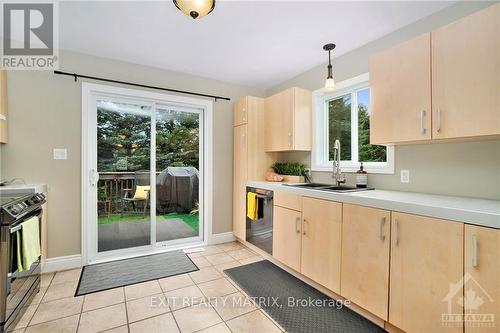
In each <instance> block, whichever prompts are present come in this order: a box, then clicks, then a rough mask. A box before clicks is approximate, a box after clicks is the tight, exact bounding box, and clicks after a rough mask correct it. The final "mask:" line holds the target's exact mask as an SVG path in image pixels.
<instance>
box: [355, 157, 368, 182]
mask: <svg viewBox="0 0 500 333" xmlns="http://www.w3.org/2000/svg"><path fill="white" fill-rule="evenodd" d="M367 185H368V173H367V172H366V171H365V170H364V168H363V163H361V165H360V166H359V170H358V171H357V172H356V187H359V188H366V187H367Z"/></svg>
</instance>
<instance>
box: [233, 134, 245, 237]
mask: <svg viewBox="0 0 500 333" xmlns="http://www.w3.org/2000/svg"><path fill="white" fill-rule="evenodd" d="M233 158H234V159H233V233H234V235H235V236H236V237H237V238H239V239H241V240H245V234H246V181H247V161H248V154H247V125H240V126H236V127H234V128H233Z"/></svg>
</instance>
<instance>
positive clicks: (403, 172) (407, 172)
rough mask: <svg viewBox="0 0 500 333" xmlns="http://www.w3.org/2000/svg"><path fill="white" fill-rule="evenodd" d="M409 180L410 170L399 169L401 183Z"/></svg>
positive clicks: (406, 182)
mask: <svg viewBox="0 0 500 333" xmlns="http://www.w3.org/2000/svg"><path fill="white" fill-rule="evenodd" d="M409 182H410V170H401V183H405V184H408V183H409Z"/></svg>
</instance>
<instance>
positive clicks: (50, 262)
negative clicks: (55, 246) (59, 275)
mask: <svg viewBox="0 0 500 333" xmlns="http://www.w3.org/2000/svg"><path fill="white" fill-rule="evenodd" d="M80 267H82V256H81V255H79V254H75V255H72V256H65V257H54V258H47V259H46V260H45V264H44V265H42V273H49V272H56V271H64V270H66V269H73V268H80Z"/></svg>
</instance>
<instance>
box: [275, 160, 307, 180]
mask: <svg viewBox="0 0 500 333" xmlns="http://www.w3.org/2000/svg"><path fill="white" fill-rule="evenodd" d="M271 168H272V169H273V170H274V172H276V173H277V174H279V175H280V176H282V177H283V181H284V182H286V183H304V182H305V181H306V180H308V178H309V177H308V175H307V172H306V166H305V165H304V164H300V163H290V162H276V163H274V164H273V166H272V167H271Z"/></svg>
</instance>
